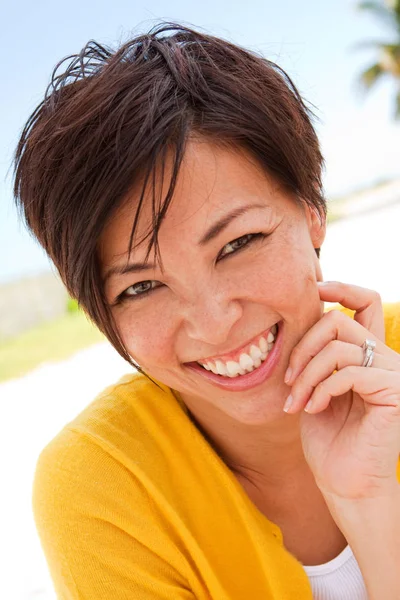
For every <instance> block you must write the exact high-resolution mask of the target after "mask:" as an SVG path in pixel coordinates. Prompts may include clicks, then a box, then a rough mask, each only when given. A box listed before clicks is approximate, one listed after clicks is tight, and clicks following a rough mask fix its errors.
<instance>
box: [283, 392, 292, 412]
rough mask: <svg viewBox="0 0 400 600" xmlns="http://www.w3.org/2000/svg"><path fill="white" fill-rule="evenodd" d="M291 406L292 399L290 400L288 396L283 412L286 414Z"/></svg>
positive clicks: (290, 397)
mask: <svg viewBox="0 0 400 600" xmlns="http://www.w3.org/2000/svg"><path fill="white" fill-rule="evenodd" d="M292 404H293V398H292V395H291V394H290V395H289V396H288V397H287V399H286V402H285V406H284V407H283V410H284V411H285V412H288V411H289V409H290V407H291V406H292Z"/></svg>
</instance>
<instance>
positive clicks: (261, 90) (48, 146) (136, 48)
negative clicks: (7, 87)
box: [14, 23, 326, 364]
mask: <svg viewBox="0 0 400 600" xmlns="http://www.w3.org/2000/svg"><path fill="white" fill-rule="evenodd" d="M313 116H314V115H313V113H312V111H311V110H310V108H309V107H307V106H306V104H305V103H304V101H303V100H302V98H301V96H300V94H299V92H298V91H297V89H296V87H295V85H294V84H293V83H292V81H291V79H290V78H289V77H288V75H287V74H286V73H285V72H284V71H283V70H282V69H281V68H280V67H278V66H277V65H276V64H274V63H273V62H270V61H269V60H267V59H265V58H263V57H261V56H259V55H257V54H255V53H253V52H250V51H248V50H245V49H243V48H241V47H239V46H236V45H234V44H232V43H230V42H227V41H225V40H223V39H219V38H217V37H214V36H211V35H205V34H203V33H200V32H198V31H195V30H193V29H189V28H187V27H183V26H181V25H178V24H173V23H161V24H159V25H157V26H156V27H155V28H153V29H152V30H151V31H150V32H149V33H147V34H145V35H140V36H138V37H135V38H134V39H132V40H131V41H129V42H127V43H125V44H124V45H122V46H121V47H120V48H118V49H117V50H115V51H113V50H111V49H109V48H106V47H104V46H101V45H100V44H98V43H97V42H94V41H90V42H88V44H86V46H85V47H84V48H83V49H82V51H81V52H80V53H79V54H76V55H73V56H69V57H67V58H66V59H64V60H63V61H61V62H60V63H59V64H58V65H57V66H56V68H55V70H54V72H53V75H52V79H51V82H50V85H49V87H48V88H47V91H46V94H45V97H44V100H43V101H42V102H41V103H40V105H39V106H38V107H37V108H36V110H35V111H34V112H33V114H32V115H31V116H30V118H29V120H28V121H27V123H26V125H25V128H24V130H23V132H22V134H21V138H20V140H19V143H18V146H17V150H16V154H15V186H14V193H15V198H16V202H17V206H18V207H19V209H20V210H21V211H22V213H23V215H24V217H25V220H26V222H27V224H28V227H29V228H30V229H31V231H32V232H33V233H34V235H35V236H36V237H37V239H38V240H39V242H40V243H41V245H42V246H43V247H44V249H45V250H46V252H47V254H48V255H49V256H50V258H51V259H52V260H53V262H54V264H55V265H56V267H57V269H58V271H59V273H60V276H61V279H62V280H63V282H64V284H65V285H66V287H67V289H68V291H69V293H70V295H71V296H72V297H73V298H76V299H77V300H78V302H79V304H80V305H81V306H82V307H83V309H84V310H85V311H86V313H87V314H88V315H89V317H90V318H91V319H92V320H93V321H94V322H95V323H96V324H97V326H98V327H99V328H100V330H102V331H103V332H104V333H105V335H106V336H107V337H108V339H109V340H110V341H111V343H112V344H113V345H114V347H115V348H116V349H117V350H118V352H119V353H120V354H121V355H122V356H123V357H124V358H125V359H126V360H128V361H129V362H131V364H133V363H132V360H131V359H130V357H129V354H128V352H127V350H126V348H125V347H124V345H123V342H122V340H121V336H120V334H119V332H118V331H117V330H116V327H115V324H114V322H113V319H112V315H111V311H110V308H109V307H108V305H107V302H106V300H105V296H104V290H103V285H102V280H101V276H100V266H99V259H98V244H99V238H100V235H101V233H102V232H103V230H104V228H105V225H106V224H107V222H108V221H109V220H110V218H111V216H112V214H113V213H114V211H115V210H116V209H117V208H118V207H119V206H120V205H121V203H122V202H123V201H124V199H125V198H126V197H127V194H128V193H129V191H130V189H131V188H132V186H133V185H134V184H135V182H136V181H138V179H139V178H141V180H143V181H144V185H143V188H142V193H141V196H140V198H139V199H138V201H137V207H136V215H135V218H134V219H133V226H132V234H131V240H130V241H131V245H132V243H133V240H134V236H135V231H136V228H137V223H138V220H139V216H140V212H141V209H142V206H143V202H144V197H145V192H146V189H147V186H148V185H151V182H152V174H153V173H154V169H155V166H156V164H159V163H161V164H162V165H164V164H165V160H166V153H167V152H171V151H172V152H173V170H172V176H171V181H170V186H169V189H168V192H167V194H166V196H165V198H164V199H163V200H162V202H153V228H152V231H151V232H150V233H149V235H148V238H149V247H148V252H150V250H151V248H152V247H154V248H155V251H156V253H157V251H158V245H157V235H158V231H159V228H160V225H161V223H162V221H163V219H164V217H165V215H166V212H167V210H168V206H169V204H170V202H171V198H172V196H173V191H174V186H175V182H176V178H177V175H178V172H179V167H180V164H181V161H182V158H183V155H184V151H185V143H186V141H187V140H188V137H189V136H191V135H200V136H201V137H205V138H207V139H210V141H214V142H217V143H221V142H223V143H225V144H228V145H232V146H234V145H236V146H240V147H242V148H244V149H245V150H247V151H248V152H249V153H251V154H252V155H253V156H254V157H255V158H256V159H257V161H258V162H259V163H260V164H261V166H262V167H263V168H264V169H265V171H267V172H268V173H270V174H272V175H273V176H275V177H276V179H277V180H278V181H279V182H280V183H281V184H282V185H283V186H284V187H285V189H288V190H290V192H292V193H293V195H294V197H295V198H296V200H297V201H298V202H303V203H307V204H308V205H310V206H311V207H312V208H313V209H314V210H316V211H317V212H318V214H319V215H320V217H321V218H325V216H326V203H325V200H324V196H323V192H322V183H321V170H322V166H323V158H322V155H321V152H320V147H319V143H318V139H317V136H316V133H315V131H314V128H313V125H312V118H313ZM153 187H154V186H153ZM153 197H154V191H153ZM317 254H318V256H319V250H318V249H317Z"/></svg>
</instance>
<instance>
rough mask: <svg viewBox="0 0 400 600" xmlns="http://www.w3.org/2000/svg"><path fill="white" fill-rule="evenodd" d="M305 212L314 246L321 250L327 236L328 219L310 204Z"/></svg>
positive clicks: (305, 207) (305, 208)
mask: <svg viewBox="0 0 400 600" xmlns="http://www.w3.org/2000/svg"><path fill="white" fill-rule="evenodd" d="M304 211H305V214H306V219H307V224H308V230H309V232H310V237H311V241H312V243H313V246H314V248H321V246H322V244H323V242H324V239H325V234H326V217H325V216H324V215H323V214H322V215H320V214H319V212H318V210H317V209H316V208H315V207H313V206H309V205H308V204H305V206H304Z"/></svg>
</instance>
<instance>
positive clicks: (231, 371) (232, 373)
mask: <svg viewBox="0 0 400 600" xmlns="http://www.w3.org/2000/svg"><path fill="white" fill-rule="evenodd" d="M240 367H241V365H238V363H237V362H234V361H233V360H228V362H227V363H226V370H227V372H228V373H227V374H228V376H229V377H236V376H237V375H239V371H240Z"/></svg>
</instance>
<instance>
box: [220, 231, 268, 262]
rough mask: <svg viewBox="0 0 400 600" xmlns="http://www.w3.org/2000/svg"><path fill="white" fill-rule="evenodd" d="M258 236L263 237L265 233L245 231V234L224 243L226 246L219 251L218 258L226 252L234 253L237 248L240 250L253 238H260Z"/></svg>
mask: <svg viewBox="0 0 400 600" xmlns="http://www.w3.org/2000/svg"><path fill="white" fill-rule="evenodd" d="M260 237H262V238H264V237H265V235H264V234H263V233H247V234H246V235H242V236H240V237H238V238H236V240H233V241H232V242H229V243H228V244H226V246H224V247H223V248H222V250H221V252H220V253H219V255H218V260H219V259H221V258H224V257H225V256H227V255H228V254H234V253H235V252H237V251H238V250H241V249H242V248H244V247H245V246H248V245H249V244H250V243H251V242H253V241H254V240H256V239H260Z"/></svg>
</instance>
